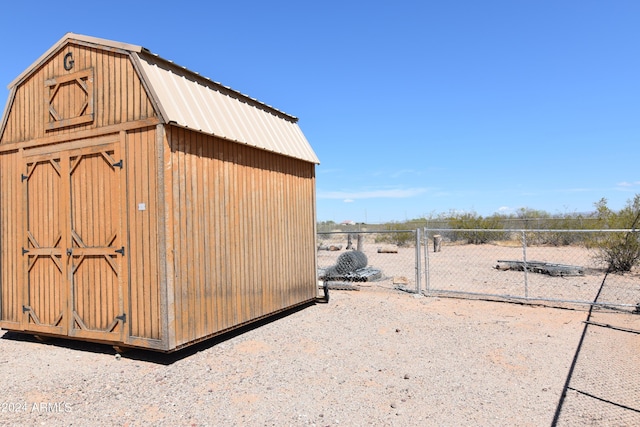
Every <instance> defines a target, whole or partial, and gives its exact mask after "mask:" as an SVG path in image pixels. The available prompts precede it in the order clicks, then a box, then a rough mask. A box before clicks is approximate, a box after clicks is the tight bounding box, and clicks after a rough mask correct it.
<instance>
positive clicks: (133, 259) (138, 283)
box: [125, 128, 164, 342]
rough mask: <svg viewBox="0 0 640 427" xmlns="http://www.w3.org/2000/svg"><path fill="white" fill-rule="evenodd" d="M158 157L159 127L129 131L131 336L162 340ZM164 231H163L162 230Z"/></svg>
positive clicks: (128, 202) (127, 154)
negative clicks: (157, 137) (157, 134)
mask: <svg viewBox="0 0 640 427" xmlns="http://www.w3.org/2000/svg"><path fill="white" fill-rule="evenodd" d="M157 157H158V154H157V150H156V130H155V128H147V129H140V130H137V131H132V132H129V133H128V134H127V136H126V154H125V165H126V166H125V169H126V173H127V181H128V187H127V196H126V200H125V203H126V204H127V218H128V223H129V230H128V239H129V245H128V248H127V249H128V253H129V263H130V264H129V265H130V267H129V271H130V291H129V296H128V299H129V303H128V310H127V313H129V317H130V321H129V331H128V332H129V335H130V336H131V337H132V338H131V339H132V340H133V341H134V342H137V341H138V338H146V339H154V340H160V339H162V318H161V311H160V308H161V306H160V302H161V295H160V288H159V284H160V278H159V269H158V266H159V263H160V262H163V261H164V260H161V259H160V256H159V251H158V247H159V244H160V242H161V239H160V237H161V236H160V234H159V230H158V212H162V211H163V207H162V206H159V203H158V192H159V191H160V190H159V189H158V186H157V179H156V178H157V176H158V173H159V171H158V159H157ZM160 231H162V230H160Z"/></svg>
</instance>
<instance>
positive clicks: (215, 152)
mask: <svg viewBox="0 0 640 427" xmlns="http://www.w3.org/2000/svg"><path fill="white" fill-rule="evenodd" d="M167 139H168V143H169V147H168V152H167V154H166V156H165V158H166V159H167V161H168V162H169V165H170V167H165V170H166V171H167V172H166V178H165V182H166V185H167V191H168V197H167V203H168V204H169V205H170V206H169V207H168V209H169V215H170V221H168V222H167V226H168V227H169V230H168V231H167V234H172V235H173V236H172V241H173V242H174V248H173V249H174V251H173V253H174V255H173V260H172V262H173V265H172V266H171V268H173V270H174V277H175V279H174V280H175V283H174V284H173V286H174V288H175V293H174V295H173V311H174V316H175V325H176V330H175V345H181V344H184V343H187V342H190V341H192V340H197V339H199V338H201V337H203V336H208V335H211V334H215V333H218V332H219V331H223V330H225V329H228V328H231V327H234V326H236V325H239V324H243V323H245V322H248V321H251V320H253V319H257V318H260V317H262V316H265V315H267V314H271V313H274V312H277V311H279V310H282V309H285V308H288V307H291V306H294V305H297V304H300V303H301V302H304V301H309V300H312V299H314V298H315V296H316V271H315V232H314V230H315V226H314V224H315V206H314V203H315V202H314V201H315V194H314V191H315V190H314V188H315V176H314V165H313V164H310V163H307V162H304V161H300V160H296V159H292V158H287V157H283V156H280V155H277V154H273V153H269V152H266V151H263V150H258V149H255V148H252V147H248V146H244V145H241V144H236V143H232V142H228V141H224V140H220V139H217V138H213V137H209V136H206V135H202V134H198V133H195V132H192V131H188V130H184V129H181V128H176V127H169V129H168V132H167Z"/></svg>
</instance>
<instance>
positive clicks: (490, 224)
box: [449, 212, 507, 245]
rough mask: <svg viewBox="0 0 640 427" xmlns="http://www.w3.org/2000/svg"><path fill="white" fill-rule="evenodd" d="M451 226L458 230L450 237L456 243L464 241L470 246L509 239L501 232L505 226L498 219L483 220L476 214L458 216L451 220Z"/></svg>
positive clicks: (488, 218)
mask: <svg viewBox="0 0 640 427" xmlns="http://www.w3.org/2000/svg"><path fill="white" fill-rule="evenodd" d="M449 224H450V226H451V228H454V229H456V231H453V232H451V236H450V238H451V240H454V241H456V240H464V241H466V242H467V243H469V244H473V245H479V244H482V243H488V242H492V241H496V240H504V239H506V238H507V236H506V233H505V232H504V231H503V230H501V229H502V228H503V225H502V223H501V221H500V220H499V219H498V218H495V217H487V218H483V217H482V216H481V215H478V214H476V213H475V212H471V213H463V214H457V215H455V216H453V217H451V218H450V219H449ZM457 230H460V231H457Z"/></svg>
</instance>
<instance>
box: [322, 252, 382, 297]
mask: <svg viewBox="0 0 640 427" xmlns="http://www.w3.org/2000/svg"><path fill="white" fill-rule="evenodd" d="M367 263H368V259H367V256H366V255H365V254H364V252H361V251H349V252H344V253H342V254H340V256H338V259H337V260H336V263H335V265H332V266H331V267H328V268H326V269H321V270H320V271H319V273H318V276H319V278H320V279H321V280H324V281H326V282H329V283H330V285H332V286H330V287H331V288H335V287H336V286H340V285H339V284H337V283H332V282H334V281H342V282H370V281H373V280H378V279H380V278H382V272H381V271H380V270H378V269H376V268H373V267H367Z"/></svg>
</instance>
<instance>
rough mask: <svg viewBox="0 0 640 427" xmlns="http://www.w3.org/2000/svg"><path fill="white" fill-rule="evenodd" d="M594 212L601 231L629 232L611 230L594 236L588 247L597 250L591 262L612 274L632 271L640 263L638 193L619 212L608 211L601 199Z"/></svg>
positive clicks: (639, 199)
mask: <svg viewBox="0 0 640 427" xmlns="http://www.w3.org/2000/svg"><path fill="white" fill-rule="evenodd" d="M596 209H597V212H598V220H599V221H600V228H602V229H611V230H629V231H620V232H618V231H612V232H610V233H602V234H600V235H598V236H597V237H593V238H592V239H591V240H590V241H589V242H588V245H589V246H591V247H595V248H596V252H595V255H594V260H595V261H596V262H598V263H600V264H601V265H604V266H606V268H607V271H609V272H612V273H621V272H627V271H631V269H632V268H633V267H634V266H636V265H638V263H640V233H638V230H637V229H636V227H637V226H638V222H639V220H640V194H636V196H635V197H634V199H633V200H629V201H627V204H626V205H625V207H624V208H623V209H622V210H620V211H619V212H614V211H612V210H611V209H609V207H608V206H607V200H606V199H604V198H603V199H600V201H599V202H597V203H596Z"/></svg>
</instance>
